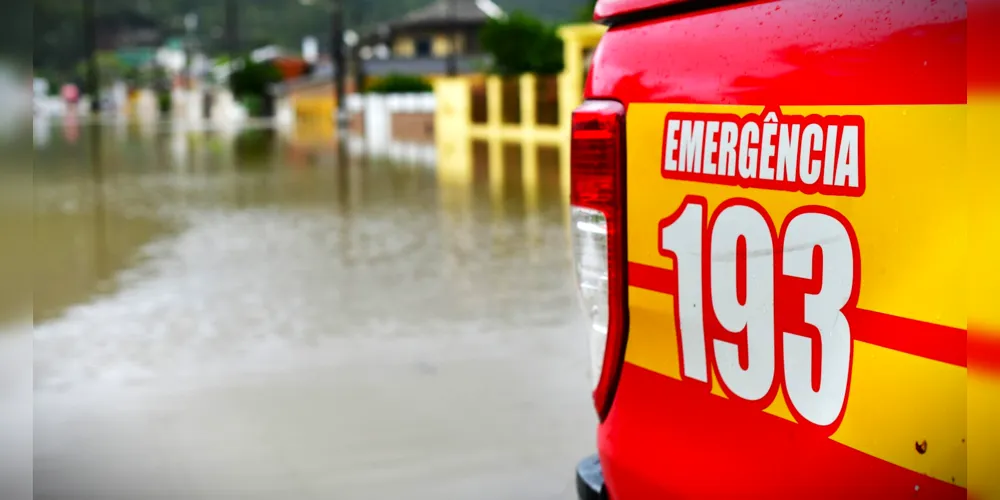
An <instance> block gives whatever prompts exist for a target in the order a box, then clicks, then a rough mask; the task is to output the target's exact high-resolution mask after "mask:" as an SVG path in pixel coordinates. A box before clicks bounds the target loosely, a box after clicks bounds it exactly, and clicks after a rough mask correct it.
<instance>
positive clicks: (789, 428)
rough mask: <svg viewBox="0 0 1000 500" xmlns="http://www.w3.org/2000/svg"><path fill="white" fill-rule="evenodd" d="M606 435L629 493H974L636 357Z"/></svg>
mask: <svg viewBox="0 0 1000 500" xmlns="http://www.w3.org/2000/svg"><path fill="white" fill-rule="evenodd" d="M678 402H683V405H680V406H679V405H678ZM598 440H599V446H598V448H599V449H600V450H601V462H602V468H603V471H604V474H605V480H606V481H607V482H608V484H609V486H610V489H611V491H613V492H615V494H616V495H617V496H618V498H623V499H629V498H636V499H639V498H795V499H800V498H810V499H812V498H858V499H867V498H879V499H884V498H933V499H950V498H956V499H958V498H965V496H966V491H965V489H964V488H962V487H960V486H957V485H955V484H951V483H950V482H947V481H942V480H939V479H934V478H931V477H928V476H926V475H924V474H922V473H919V472H915V471H912V470H908V469H906V468H904V467H900V466H898V465H894V464H892V463H890V462H887V461H885V460H882V459H879V458H876V457H873V456H871V455H868V454H865V453H862V452H859V451H857V450H854V449H852V448H850V447H848V446H845V445H843V444H840V443H837V442H835V441H833V440H830V439H826V438H824V437H822V436H820V435H815V434H811V433H808V432H801V429H800V428H799V427H798V426H797V425H796V424H794V423H792V422H789V421H787V420H784V419H782V418H779V417H776V416H774V415H769V414H767V413H762V412H760V411H758V410H755V409H754V408H752V407H750V406H748V405H745V404H741V403H740V402H738V401H733V400H727V399H723V398H719V397H716V396H713V395H711V394H710V393H709V392H707V391H705V390H704V389H703V388H702V387H700V386H698V385H697V384H688V383H684V382H681V381H679V380H675V379H672V378H670V377H665V376H663V375H660V374H657V373H655V372H652V371H649V370H646V369H643V368H641V367H638V366H636V365H633V364H631V363H626V364H625V366H624V368H623V372H622V379H621V384H620V386H619V389H618V393H617V395H616V397H615V404H614V405H613V407H612V410H611V414H610V415H609V417H608V420H607V421H606V422H605V424H604V425H602V426H601V430H600V434H599V436H598ZM914 453H916V452H915V451H914ZM663 488H670V489H669V490H665V489H663Z"/></svg>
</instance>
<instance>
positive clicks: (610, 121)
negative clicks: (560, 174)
mask: <svg viewBox="0 0 1000 500" xmlns="http://www.w3.org/2000/svg"><path fill="white" fill-rule="evenodd" d="M572 130H573V132H572V134H573V135H572V143H571V149H570V164H571V167H570V178H571V181H570V186H571V187H570V205H571V207H570V212H571V222H570V223H571V225H572V227H571V232H572V239H573V255H574V260H575V262H574V267H575V269H576V277H577V286H578V287H579V291H580V299H581V302H582V303H583V307H584V312H585V313H586V314H587V318H588V319H589V320H590V324H591V328H590V343H591V350H590V352H591V366H592V375H593V386H594V407H595V408H596V409H597V414H598V415H599V416H600V418H601V420H603V419H604V418H605V417H606V416H607V414H608V411H609V410H610V409H611V401H612V400H613V399H614V392H615V386H616V385H617V384H618V376H619V374H620V373H621V366H622V363H623V361H624V359H623V358H624V355H625V341H626V335H627V325H628V318H627V308H626V300H627V299H626V296H625V231H624V229H625V107H624V106H622V105H621V103H618V102H615V101H587V102H585V103H583V104H582V105H581V106H580V107H578V108H577V109H576V110H575V111H574V112H573V127H572Z"/></svg>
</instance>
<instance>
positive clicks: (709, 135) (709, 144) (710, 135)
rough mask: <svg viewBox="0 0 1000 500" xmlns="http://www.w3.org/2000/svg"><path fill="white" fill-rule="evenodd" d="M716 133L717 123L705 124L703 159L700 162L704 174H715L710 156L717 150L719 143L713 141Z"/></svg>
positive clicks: (717, 130) (717, 129) (713, 163)
mask: <svg viewBox="0 0 1000 500" xmlns="http://www.w3.org/2000/svg"><path fill="white" fill-rule="evenodd" d="M718 133H719V122H715V121H712V122H706V123H705V159H704V161H702V162H701V168H702V171H703V172H705V173H706V174H712V175H714V174H715V162H714V161H712V154H714V153H715V152H716V151H717V150H718V149H719V143H718V142H716V140H715V136H716V134H718Z"/></svg>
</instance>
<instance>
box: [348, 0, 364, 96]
mask: <svg viewBox="0 0 1000 500" xmlns="http://www.w3.org/2000/svg"><path fill="white" fill-rule="evenodd" d="M364 12H365V11H364V9H354V10H353V11H352V12H351V13H352V14H353V17H354V19H353V20H354V23H353V24H354V27H355V29H356V30H359V29H361V27H362V26H364V25H365V18H364ZM363 37H364V35H362V34H361V32H359V33H358V38H357V42H356V43H355V44H354V46H353V47H351V48H350V50H351V63H352V64H353V66H354V91H355V92H364V88H365V77H366V75H365V62H364V61H363V60H362V59H361V52H360V50H361V45H362V44H361V42H362V39H363Z"/></svg>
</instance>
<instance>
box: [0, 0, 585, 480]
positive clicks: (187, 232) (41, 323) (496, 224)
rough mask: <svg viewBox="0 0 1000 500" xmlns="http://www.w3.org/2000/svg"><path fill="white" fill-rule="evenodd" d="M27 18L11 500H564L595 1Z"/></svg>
mask: <svg viewBox="0 0 1000 500" xmlns="http://www.w3.org/2000/svg"><path fill="white" fill-rule="evenodd" d="M33 7H34V21H33V29H34V33H33V38H34V44H33V47H32V54H33V63H31V64H30V67H29V65H28V64H26V63H24V62H22V63H20V64H18V63H17V61H14V60H12V61H11V62H8V63H5V64H4V65H3V70H2V71H0V87H2V88H0V94H2V95H3V98H4V109H5V110H7V113H6V115H7V116H6V117H4V118H3V123H4V127H3V129H2V134H3V136H2V137H3V139H4V141H6V142H5V144H7V145H8V146H10V147H5V149H4V155H3V156H4V158H3V159H0V162H2V163H3V166H4V170H3V171H4V174H5V179H6V180H5V182H3V186H2V189H3V191H4V192H3V196H2V197H0V199H2V200H3V203H4V206H3V207H2V208H3V210H2V211H0V213H2V214H3V219H2V222H3V224H4V228H5V234H17V235H19V237H12V238H8V239H7V241H6V243H7V244H6V245H4V247H5V248H4V250H5V252H4V255H3V257H2V258H0V266H2V269H3V273H4V274H3V276H4V278H5V279H4V281H5V283H6V286H5V287H4V296H3V301H2V304H0V305H2V306H3V307H2V308H0V324H2V325H7V326H4V327H3V328H4V329H5V331H6V333H7V335H2V336H0V338H2V339H4V340H3V343H0V357H2V360H22V363H23V360H25V359H31V353H30V348H31V344H32V341H33V346H34V352H33V359H34V366H33V370H29V371H33V379H31V380H30V381H25V384H22V385H20V386H18V387H21V388H27V389H28V390H29V392H27V393H26V394H27V398H29V400H30V398H31V392H30V390H33V392H34V413H33V422H34V432H33V434H32V433H23V432H15V431H12V430H10V429H14V428H15V426H14V425H5V428H6V429H8V430H7V431H6V432H5V434H4V441H5V442H6V443H11V445H10V446H5V447H4V448H5V452H4V453H5V454H4V455H0V461H2V462H4V464H5V465H4V467H3V474H2V475H0V481H2V482H0V488H2V490H0V491H2V493H3V494H2V495H0V497H3V498H5V499H6V498H29V497H30V496H31V493H32V492H31V487H32V486H33V489H34V490H33V493H34V498H45V499H136V498H142V499H146V498H164V499H168V498H169V499H173V498H185V499H201V498H205V499H208V498H212V499H220V498H240V499H257V498H259V499H272V498H302V499H306V498H324V499H329V498H372V499H377V498H398V497H401V496H409V497H417V498H462V499H465V498H476V499H490V498H496V499H509V498H539V499H548V498H552V499H570V498H575V492H574V485H573V467H574V465H575V464H576V462H577V460H579V459H580V458H581V457H583V456H585V455H587V454H589V453H592V452H593V450H594V429H595V427H594V426H595V418H594V417H593V414H594V412H593V409H592V404H591V401H590V390H589V386H588V383H589V382H588V374H587V370H588V364H589V363H588V354H587V337H586V335H585V332H586V331H587V329H586V326H585V325H582V324H581V323H582V322H583V320H582V317H581V314H580V313H579V305H578V303H577V298H576V290H575V285H574V283H573V276H572V268H571V263H570V251H569V242H568V232H567V226H566V222H567V219H568V208H567V203H566V201H567V199H568V180H569V151H568V138H569V133H568V131H569V128H568V127H569V125H568V123H569V114H570V112H571V111H572V109H573V108H574V107H575V106H576V105H577V104H579V102H581V100H582V91H583V85H584V77H585V73H586V70H587V61H588V58H589V53H590V51H591V50H593V48H594V47H595V46H596V44H597V41H598V40H599V39H600V36H601V34H602V33H603V30H604V28H603V27H601V26H598V25H595V24H592V23H590V22H589V19H590V16H591V12H592V9H593V2H592V1H588V0H547V1H545V2H537V1H535V0H494V1H490V0H156V1H152V0H34V1H33ZM29 81H30V86H29V85H25V84H24V83H25V82H29ZM29 91H30V92H31V99H30V100H29V99H28V92H29ZM29 102H30V103H31V105H32V106H31V108H32V109H31V110H29V109H28V108H29V106H28V103H29ZM29 112H30V113H31V116H32V120H31V122H30V123H31V128H30V130H29V129H28V128H27V125H26V124H27V123H28V120H27V116H28V113H29ZM21 117H23V118H24V119H21ZM28 137H30V138H31V140H30V141H28ZM14 146H16V147H14ZM28 162H32V163H33V168H28V167H27V165H28V164H29V163H28ZM15 225H17V228H18V229H21V230H22V232H14V229H15V228H14V226H15ZM29 283H30V284H33V286H27V285H26V284H29ZM32 288H33V290H32ZM32 301H33V302H32ZM32 306H33V307H32ZM32 326H33V332H32V333H30V334H29V336H30V338H28V336H25V337H19V336H18V335H17V333H26V332H28V331H31V329H30V328H26V327H32ZM16 338H28V342H27V343H23V342H16V341H14V340H13V339H16ZM8 339H10V340H8ZM3 364H4V365H7V363H6V362H5V363H3ZM2 380H3V381H4V383H5V384H6V383H7V382H9V381H13V380H14V377H13V376H7V375H5V376H4V377H3V378H2ZM3 394H4V396H3V398H4V399H3V400H2V404H3V405H4V408H5V409H10V408H15V407H17V408H18V409H24V410H25V411H23V412H13V411H6V410H5V411H4V412H3V414H4V415H5V417H8V418H9V419H14V418H21V419H22V420H19V421H18V423H22V422H31V421H32V415H31V412H30V411H27V410H30V405H18V404H17V403H16V402H15V399H16V398H18V397H23V396H25V393H24V391H21V392H18V391H16V390H13V389H9V388H6V387H5V390H4V392H3ZM17 401H21V402H23V401H24V400H23V399H18V400H17ZM18 428H19V429H20V428H21V427H18ZM32 445H33V449H32ZM25 450H27V452H26V453H27V454H28V456H33V457H34V460H33V466H34V481H33V485H32V484H31V482H30V480H29V481H25V480H24V478H25V477H30V476H25V474H27V473H29V472H30V466H31V464H30V463H28V464H27V465H26V466H25V467H23V468H20V469H18V468H17V467H20V466H11V465H10V464H13V463H14V462H13V459H12V458H11V457H12V455H13V454H15V453H17V452H25Z"/></svg>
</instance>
